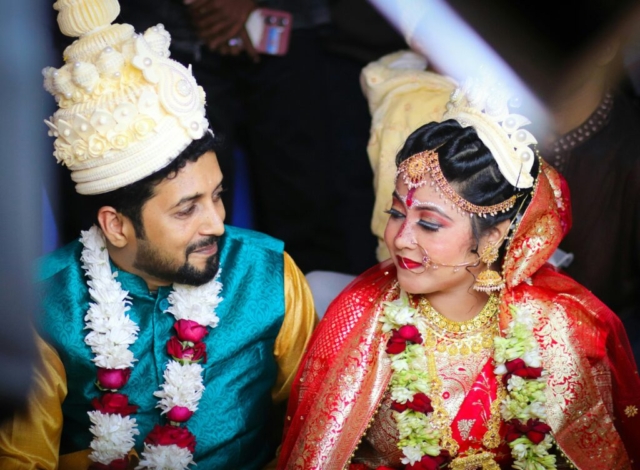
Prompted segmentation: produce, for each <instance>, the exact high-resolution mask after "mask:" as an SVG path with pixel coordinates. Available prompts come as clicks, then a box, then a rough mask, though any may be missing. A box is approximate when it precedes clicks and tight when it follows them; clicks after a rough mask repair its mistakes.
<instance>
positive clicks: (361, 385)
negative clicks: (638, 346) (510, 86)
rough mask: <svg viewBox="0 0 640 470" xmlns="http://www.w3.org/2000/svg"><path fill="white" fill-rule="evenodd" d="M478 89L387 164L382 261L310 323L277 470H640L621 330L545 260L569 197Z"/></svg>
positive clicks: (632, 386) (509, 117)
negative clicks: (392, 167)
mask: <svg viewBox="0 0 640 470" xmlns="http://www.w3.org/2000/svg"><path fill="white" fill-rule="evenodd" d="M488 90H489V89H488V88H487V87H484V88H483V86H482V84H480V85H478V84H476V86H475V87H474V86H467V87H466V88H465V89H464V90H458V91H457V92H455V93H454V95H453V96H452V101H451V102H450V104H449V106H448V112H447V114H446V115H445V119H446V120H445V121H443V122H442V123H430V124H427V125H425V126H423V127H421V128H420V129H418V130H416V131H415V132H414V133H413V134H411V136H409V138H408V139H407V141H406V143H405V144H404V147H403V148H402V149H401V150H400V152H399V153H398V156H397V165H398V168H397V173H396V186H395V191H394V193H393V203H392V206H391V208H390V209H389V211H388V212H389V221H388V224H387V228H386V232H385V242H386V244H387V247H388V249H389V252H390V254H391V259H390V260H388V261H386V262H383V263H381V264H380V265H378V266H376V267H374V268H372V269H370V270H369V271H367V272H365V273H364V274H362V275H361V276H360V277H358V278H357V279H356V280H355V281H354V282H353V283H352V284H351V285H350V286H348V287H347V288H346V289H345V290H344V291H343V292H342V293H341V295H340V296H339V297H338V298H337V299H336V300H335V301H334V302H333V303H332V305H331V306H330V307H329V310H328V312H327V314H326V315H325V317H324V319H323V320H322V322H321V323H320V325H319V326H318V328H317V330H316V332H315V334H314V337H313V339H312V341H311V343H310V346H309V348H308V350H307V353H306V356H305V358H304V359H303V362H302V364H301V367H300V369H299V371H298V375H297V378H296V381H295V383H294V386H293V390H292V395H291V398H290V400H289V410H288V413H287V422H286V426H287V428H286V429H285V438H284V441H283V445H282V449H281V453H280V458H279V464H278V467H279V468H282V469H305V470H308V469H327V470H332V469H336V470H338V469H344V468H347V469H351V470H356V469H362V470H364V469H378V470H387V469H406V470H420V469H429V470H432V469H433V470H435V469H438V468H451V469H476V468H478V469H480V468H482V469H500V468H511V467H514V468H518V469H527V470H528V469H554V468H569V467H572V468H578V469H593V468H606V469H632V468H640V467H639V465H640V449H639V448H640V446H638V443H640V412H639V410H638V409H639V408H640V380H639V378H638V373H637V369H636V365H635V363H634V361H633V358H632V355H631V352H630V348H629V345H628V340H627V338H626V335H625V333H624V330H623V328H622V326H621V323H620V322H619V320H618V318H617V317H616V316H615V315H614V314H613V313H612V312H611V311H610V310H609V309H607V307H605V306H604V305H603V304H602V303H601V302H599V301H598V300H597V299H596V298H595V297H594V296H593V295H592V294H591V293H590V292H589V291H587V290H586V289H585V288H583V287H582V286H580V285H579V284H577V283H576V282H574V281H573V280H572V279H570V278H569V277H567V276H565V275H563V274H561V273H558V272H556V271H555V270H554V269H553V268H552V267H551V266H550V265H548V264H546V262H547V260H548V259H549V257H550V256H551V255H552V253H553V252H554V250H555V249H556V247H557V246H558V244H559V243H560V240H561V239H562V237H563V236H564V234H565V233H566V232H567V231H568V229H569V225H570V206H569V200H568V194H567V189H566V186H565V185H564V181H563V180H562V179H561V177H560V176H559V175H558V174H557V173H556V172H555V171H554V170H553V169H552V168H550V167H549V166H547V165H546V164H545V163H544V162H543V161H542V160H541V159H539V158H537V157H536V155H535V153H534V151H533V149H532V144H535V139H534V138H533V136H532V135H531V134H530V133H529V132H528V131H526V130H524V129H522V126H523V125H525V124H527V123H528V121H527V120H526V119H525V118H523V117H522V116H520V115H517V114H510V111H509V108H508V107H507V105H506V103H507V101H506V100H504V101H503V102H500V96H497V94H495V93H493V90H492V92H491V93H489V91H488ZM634 444H635V445H634Z"/></svg>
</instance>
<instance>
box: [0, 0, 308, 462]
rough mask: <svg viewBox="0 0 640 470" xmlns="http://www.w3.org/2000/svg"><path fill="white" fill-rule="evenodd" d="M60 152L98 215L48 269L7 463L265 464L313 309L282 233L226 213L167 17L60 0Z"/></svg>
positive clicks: (86, 0)
mask: <svg viewBox="0 0 640 470" xmlns="http://www.w3.org/2000/svg"><path fill="white" fill-rule="evenodd" d="M55 7H56V8H57V9H58V10H59V16H58V22H59V24H60V26H61V29H62V31H63V33H65V34H67V35H70V36H74V37H80V39H78V40H77V41H76V42H75V43H74V44H72V45H71V46H70V47H69V48H68V49H67V50H66V51H65V58H66V64H65V65H64V66H63V67H61V68H60V69H58V70H55V69H52V68H49V69H45V71H44V72H43V73H44V75H45V87H46V88H47V89H48V90H49V91H50V92H51V93H52V94H53V95H54V96H55V98H56V100H57V102H58V104H59V110H58V111H57V112H56V113H55V114H54V116H53V117H52V118H51V119H50V120H49V121H48V122H47V124H48V125H49V127H50V134H51V135H52V136H54V137H56V141H55V144H54V146H55V152H54V155H55V156H56V158H57V159H58V161H60V162H62V163H63V164H65V165H66V166H67V167H68V168H69V169H70V170H71V176H72V179H73V180H74V181H75V182H76V189H77V191H78V192H79V193H81V194H83V195H86V196H87V198H88V199H89V200H90V201H91V203H92V204H93V205H94V207H95V211H94V213H95V215H96V225H95V226H94V227H93V228H91V229H90V230H88V231H86V232H83V233H82V236H81V237H80V239H79V240H78V241H76V242H73V243H71V244H70V245H67V246H66V247H64V248H61V249H60V250H58V251H56V252H54V253H52V254H50V255H49V256H47V257H46V258H45V259H44V260H43V261H42V264H41V268H40V274H39V279H40V285H41V287H42V309H41V315H40V318H39V320H38V321H37V324H36V328H37V332H38V338H37V341H38V345H39V349H40V353H41V358H42V360H41V365H40V367H38V368H37V370H36V372H35V380H34V383H35V386H34V388H33V390H32V393H31V396H30V399H29V406H28V409H27V411H26V412H25V413H22V414H20V415H17V416H16V417H15V418H14V419H13V421H12V422H9V423H7V425H6V426H4V427H3V428H2V429H1V430H0V468H2V469H27V468H42V469H56V468H61V469H65V470H75V469H87V468H93V469H125V468H134V467H135V466H136V465H140V466H141V467H143V468H165V467H166V468H177V469H184V468H187V467H189V466H190V465H193V464H194V463H195V464H197V465H198V468H203V469H217V468H220V469H230V468H237V469H258V468H262V467H263V466H264V465H265V464H266V463H267V462H268V461H269V460H271V459H272V458H273V456H274V446H271V445H270V444H269V443H268V442H269V437H270V435H271V434H272V432H271V429H270V426H271V425H272V424H273V422H274V420H273V411H274V405H275V404H278V403H281V402H283V401H284V400H286V398H287V397H288V393H289V388H290V386H291V381H292V379H293V374H294V373H295V370H296V367H297V365H298V362H299V359H300V356H301V354H302V351H303V349H304V347H305V345H306V343H307V340H308V338H309V335H310V333H311V330H312V329H313V325H314V322H315V312H314V310H313V301H312V299H311V296H310V292H309V289H308V287H307V285H306V282H305V280H304V276H303V275H302V274H301V272H300V271H299V270H298V268H297V267H296V266H295V264H294V263H293V261H292V260H291V258H289V257H288V255H287V254H286V253H285V252H284V251H283V248H284V247H283V244H282V242H280V241H278V240H275V239H272V238H270V237H268V236H265V235H262V234H258V233H255V232H250V231H246V230H241V229H236V228H233V227H228V226H225V225H224V223H223V222H224V216H225V212H224V206H223V205H222V201H221V199H220V194H221V193H222V191H223V180H222V173H221V171H220V167H219V165H218V162H217V159H216V149H217V148H218V142H217V140H216V138H214V137H213V135H212V134H211V132H210V131H209V130H208V123H207V122H206V120H205V119H204V93H203V92H202V89H201V88H200V87H199V86H198V85H197V84H196V83H195V80H194V79H193V77H192V76H191V73H190V71H189V70H187V69H186V68H184V67H183V66H181V65H180V64H178V63H177V62H174V61H172V60H170V59H169V58H168V47H169V42H170V36H169V34H168V33H167V32H166V31H165V30H164V28H163V27H162V26H161V25H158V26H157V27H155V28H151V29H149V30H148V31H146V32H145V33H144V35H136V34H135V33H134V31H133V28H132V27H131V26H129V25H118V24H111V22H112V21H113V20H114V19H115V17H116V16H117V14H118V12H119V5H118V3H117V0H108V1H107V0H101V1H100V2H97V1H93V0H82V1H81V0H74V1H70V0H59V1H58V2H57V3H56V4H55Z"/></svg>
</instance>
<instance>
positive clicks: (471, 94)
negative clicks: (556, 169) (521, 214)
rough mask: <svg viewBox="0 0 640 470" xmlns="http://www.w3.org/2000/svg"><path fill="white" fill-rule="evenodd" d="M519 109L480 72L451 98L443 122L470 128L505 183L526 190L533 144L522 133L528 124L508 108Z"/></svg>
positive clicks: (498, 85)
mask: <svg viewBox="0 0 640 470" xmlns="http://www.w3.org/2000/svg"><path fill="white" fill-rule="evenodd" d="M519 106H520V102H519V100H518V99H517V98H514V97H512V96H510V92H509V90H507V89H506V87H504V85H502V84H501V83H499V82H497V81H496V80H494V79H493V78H492V76H491V75H490V74H489V73H488V72H486V71H482V72H481V74H480V75H478V76H474V77H469V78H467V79H466V80H465V82H464V84H463V85H462V86H461V87H459V88H457V89H456V90H455V91H454V92H453V93H452V94H451V99H450V101H449V103H447V111H446V112H445V114H444V118H443V119H454V120H456V121H458V122H459V123H460V125H462V126H463V127H467V126H472V127H473V128H474V129H475V130H476V132H477V133H478V137H479V138H480V140H482V142H483V143H484V144H485V145H486V146H487V148H488V149H489V151H490V152H491V154H492V155H493V157H494V158H495V160H496V162H497V163H498V168H499V169H500V172H501V173H502V174H503V175H504V177H505V178H506V180H507V181H508V182H509V183H511V184H512V185H513V186H515V187H517V188H530V187H532V186H533V177H532V176H531V168H532V167H533V162H534V160H535V152H534V150H533V149H532V147H531V146H532V145H533V144H536V143H537V140H536V138H535V137H534V136H533V135H532V134H531V133H530V132H529V131H527V130H525V129H522V126H526V125H527V124H531V122H530V121H529V120H528V119H527V118H526V117H524V116H522V115H520V114H515V113H512V112H511V111H510V107H513V108H515V107H519Z"/></svg>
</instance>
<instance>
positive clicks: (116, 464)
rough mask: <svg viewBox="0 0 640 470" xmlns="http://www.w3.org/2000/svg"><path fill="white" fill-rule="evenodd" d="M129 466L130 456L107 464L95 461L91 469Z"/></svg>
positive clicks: (103, 469) (101, 469) (114, 468)
mask: <svg viewBox="0 0 640 470" xmlns="http://www.w3.org/2000/svg"><path fill="white" fill-rule="evenodd" d="M127 468H129V457H125V458H123V459H118V460H112V461H111V462H110V463H108V464H107V465H105V464H103V463H100V462H93V463H92V464H91V466H90V467H89V470H127Z"/></svg>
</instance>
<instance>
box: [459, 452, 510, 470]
mask: <svg viewBox="0 0 640 470" xmlns="http://www.w3.org/2000/svg"><path fill="white" fill-rule="evenodd" d="M449 468H451V470H476V469H479V468H480V469H482V470H500V466H499V465H498V464H497V463H496V461H495V455H493V454H492V453H491V452H480V453H478V454H471V455H465V456H461V457H458V458H455V459H453V461H452V462H451V465H450V467H449Z"/></svg>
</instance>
